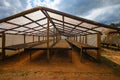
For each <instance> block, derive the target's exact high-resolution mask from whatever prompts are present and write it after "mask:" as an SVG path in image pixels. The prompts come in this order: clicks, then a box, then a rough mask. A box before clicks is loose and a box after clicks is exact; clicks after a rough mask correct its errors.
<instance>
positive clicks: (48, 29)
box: [47, 18, 50, 62]
mask: <svg viewBox="0 0 120 80" xmlns="http://www.w3.org/2000/svg"><path fill="white" fill-rule="evenodd" d="M49 23H50V21H49V18H48V19H47V59H48V62H49V59H50V51H49V31H50V26H49Z"/></svg>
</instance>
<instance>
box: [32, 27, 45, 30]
mask: <svg viewBox="0 0 120 80" xmlns="http://www.w3.org/2000/svg"><path fill="white" fill-rule="evenodd" d="M34 29H35V30H39V29H43V27H37V28H34Z"/></svg>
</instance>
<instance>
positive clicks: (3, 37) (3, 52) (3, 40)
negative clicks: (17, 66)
mask: <svg viewBox="0 0 120 80" xmlns="http://www.w3.org/2000/svg"><path fill="white" fill-rule="evenodd" d="M2 60H5V33H4V32H3V33H2Z"/></svg>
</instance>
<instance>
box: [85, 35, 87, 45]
mask: <svg viewBox="0 0 120 80" xmlns="http://www.w3.org/2000/svg"><path fill="white" fill-rule="evenodd" d="M85 44H87V35H86V36H85Z"/></svg>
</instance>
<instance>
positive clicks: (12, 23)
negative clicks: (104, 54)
mask: <svg viewBox="0 0 120 80" xmlns="http://www.w3.org/2000/svg"><path fill="white" fill-rule="evenodd" d="M119 30H120V29H118V28H115V27H111V26H108V25H105V24H101V23H98V22H95V21H91V20H87V19H84V18H80V17H76V16H74V15H70V14H67V13H64V12H60V11H57V10H53V9H49V8H46V7H41V6H39V7H35V8H32V9H29V10H26V11H23V12H21V13H18V14H15V15H12V16H10V17H7V18H5V19H2V20H0V38H1V39H0V40H1V43H0V44H1V58H2V59H3V60H4V59H5V57H6V55H7V54H9V53H8V52H7V50H11V51H17V52H19V51H20V50H24V49H26V50H41V49H43V50H47V59H48V60H49V59H50V50H51V49H52V50H55V49H68V50H69V49H70V50H72V47H71V46H70V45H74V46H76V47H77V48H79V49H80V53H81V55H83V53H84V52H86V50H95V51H96V50H97V55H96V58H97V59H99V57H100V50H101V49H100V48H101V40H102V35H103V34H105V32H107V31H116V32H117V31H119ZM62 39H66V40H63V41H61V40H62ZM63 43H64V45H65V46H63V45H62V44H63ZM44 44H45V45H44ZM41 45H42V46H41ZM11 54H12V53H11ZM30 56H31V54H30Z"/></svg>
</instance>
